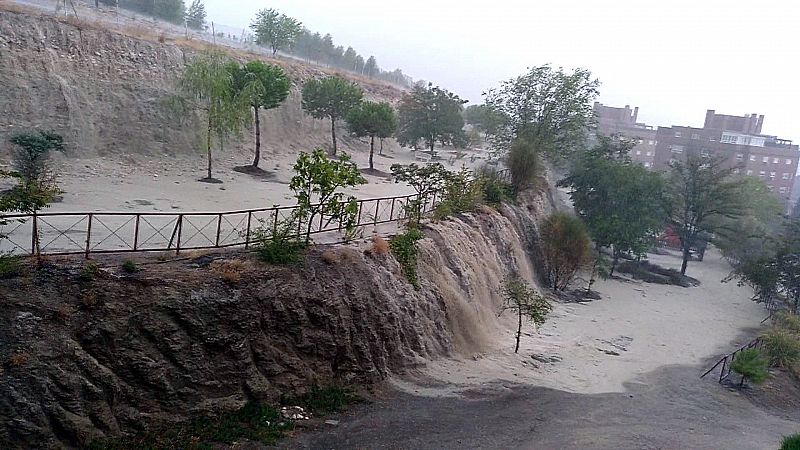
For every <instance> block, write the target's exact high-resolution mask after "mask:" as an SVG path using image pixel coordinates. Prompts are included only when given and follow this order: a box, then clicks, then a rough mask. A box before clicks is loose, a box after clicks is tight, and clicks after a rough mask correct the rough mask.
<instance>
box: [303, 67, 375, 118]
mask: <svg viewBox="0 0 800 450" xmlns="http://www.w3.org/2000/svg"><path fill="white" fill-rule="evenodd" d="M363 96H364V92H363V91H362V90H361V88H360V87H359V86H358V85H357V84H355V83H352V82H350V81H347V80H345V79H344V78H340V77H333V76H331V77H326V78H322V79H319V80H317V79H314V80H309V81H307V82H306V84H305V85H304V86H303V101H302V106H303V111H305V112H306V113H308V114H309V115H310V116H311V117H314V118H315V119H324V118H330V119H331V120H336V119H338V118H342V117H345V116H346V115H347V113H349V112H350V110H351V109H353V108H355V107H356V106H358V105H359V104H360V103H361V98H362V97H363Z"/></svg>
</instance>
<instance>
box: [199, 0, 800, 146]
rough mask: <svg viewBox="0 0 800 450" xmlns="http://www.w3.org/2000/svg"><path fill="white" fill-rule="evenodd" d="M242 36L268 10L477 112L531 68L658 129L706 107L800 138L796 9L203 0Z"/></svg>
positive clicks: (759, 2) (557, 0)
mask: <svg viewBox="0 0 800 450" xmlns="http://www.w3.org/2000/svg"><path fill="white" fill-rule="evenodd" d="M205 2H206V8H207V10H208V13H209V20H214V21H216V22H220V23H223V24H226V25H231V26H236V27H242V26H245V25H247V24H249V22H250V20H251V18H252V17H253V16H254V15H255V13H256V11H257V10H258V9H260V8H266V7H271V8H275V9H278V10H280V11H281V12H283V13H285V14H287V15H290V16H293V17H295V18H297V19H298V20H300V21H302V22H303V24H304V25H305V26H306V27H308V28H309V29H311V30H313V31H319V32H320V33H322V34H325V33H331V34H332V35H333V38H334V41H335V42H336V44H337V45H344V46H345V47H347V46H348V45H351V46H353V48H355V49H356V50H357V51H358V52H359V53H361V54H362V55H365V57H366V56H369V55H375V57H376V58H377V59H378V64H379V65H380V66H381V67H382V68H384V69H389V70H392V69H394V68H396V67H400V68H401V69H403V71H404V72H405V73H407V74H409V75H411V76H412V77H414V78H415V79H420V78H422V79H426V80H430V81H433V82H435V83H436V84H440V85H441V86H443V87H445V88H447V89H449V90H451V91H453V92H456V93H457V94H459V95H461V96H462V97H463V98H466V99H468V100H470V102H471V103H476V102H477V103H480V102H481V93H482V92H483V91H484V90H485V89H487V88H489V87H492V86H495V85H496V84H497V83H498V82H499V81H500V80H504V79H507V78H511V77H513V76H516V75H519V74H522V73H523V72H525V69H526V68H527V67H530V66H534V65H541V64H545V63H551V64H553V65H555V66H564V67H566V68H573V67H585V68H588V69H590V70H591V71H592V72H593V73H594V74H595V75H596V76H597V78H599V79H600V81H601V83H602V85H601V88H600V98H599V100H600V101H601V102H603V103H605V104H609V105H613V106H623V105H625V104H630V105H631V106H639V107H640V114H639V120H640V121H645V122H647V123H649V124H652V125H672V124H676V125H691V126H702V124H703V119H704V117H705V111H706V109H716V110H717V112H718V113H722V114H735V115H742V114H745V113H758V114H765V115H766V120H765V124H764V130H763V131H764V133H767V134H777V135H779V136H781V137H784V138H787V139H795V140H800V122H798V120H797V114H796V111H797V108H798V106H800V87H798V86H799V84H798V81H799V80H800V73H798V68H799V67H800V64H798V56H799V55H798V53H800V50H799V49H800V46H798V44H800V38H798V32H799V31H800V4H798V3H797V2H795V1H791V0H784V1H774V0H749V1H739V0H727V1H716V0H713V1H712V0H694V1H685V0H670V1H663V0H662V1H648V0H551V1H535V0H528V1H512V0H491V1H486V0H484V1H480V2H477V1H467V0H461V1H458V0H426V1H421V0H396V1H381V0H348V1H340V0H339V1H337V0H319V1H318V0H272V1H255V0H235V1H231V0H205Z"/></svg>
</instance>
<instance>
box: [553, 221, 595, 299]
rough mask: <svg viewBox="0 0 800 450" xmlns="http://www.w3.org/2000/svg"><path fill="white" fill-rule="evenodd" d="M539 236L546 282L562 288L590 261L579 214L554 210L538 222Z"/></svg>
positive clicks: (587, 234)
mask: <svg viewBox="0 0 800 450" xmlns="http://www.w3.org/2000/svg"><path fill="white" fill-rule="evenodd" d="M541 238H542V251H543V256H544V262H545V271H546V273H545V276H546V277H547V279H546V281H547V285H548V286H550V287H551V288H552V289H553V290H559V291H563V290H565V289H566V288H567V286H569V284H570V282H572V280H573V279H574V278H575V275H577V273H578V271H579V270H581V269H583V268H586V267H587V266H588V265H589V264H590V263H591V259H592V258H591V248H590V247H589V245H590V243H591V241H590V240H589V233H588V232H587V231H586V226H585V225H584V224H583V222H581V220H580V219H579V218H577V217H575V216H572V215H570V214H565V213H554V214H552V215H551V216H550V217H548V218H547V220H546V221H545V223H544V224H543V225H542V228H541Z"/></svg>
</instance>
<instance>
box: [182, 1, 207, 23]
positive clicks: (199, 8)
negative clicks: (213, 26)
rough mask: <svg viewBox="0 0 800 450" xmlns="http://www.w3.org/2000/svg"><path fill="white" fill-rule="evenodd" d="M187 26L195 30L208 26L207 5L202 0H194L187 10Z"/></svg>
mask: <svg viewBox="0 0 800 450" xmlns="http://www.w3.org/2000/svg"><path fill="white" fill-rule="evenodd" d="M185 17H186V26H188V27H189V28H191V29H193V30H202V29H203V28H205V26H206V7H205V5H203V2H202V0H194V1H192V4H191V5H190V6H189V9H188V10H186V16H185Z"/></svg>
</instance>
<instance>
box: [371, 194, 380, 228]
mask: <svg viewBox="0 0 800 450" xmlns="http://www.w3.org/2000/svg"><path fill="white" fill-rule="evenodd" d="M380 212H381V199H377V200H375V220H373V221H372V225H377V224H378V214H380Z"/></svg>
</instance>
